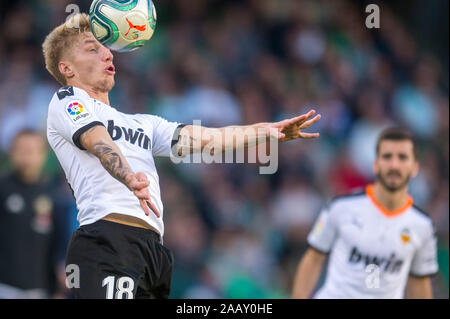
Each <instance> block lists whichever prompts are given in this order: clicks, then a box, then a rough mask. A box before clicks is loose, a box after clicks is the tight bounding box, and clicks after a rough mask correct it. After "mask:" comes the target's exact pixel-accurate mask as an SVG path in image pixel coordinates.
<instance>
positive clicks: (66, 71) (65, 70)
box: [58, 61, 74, 78]
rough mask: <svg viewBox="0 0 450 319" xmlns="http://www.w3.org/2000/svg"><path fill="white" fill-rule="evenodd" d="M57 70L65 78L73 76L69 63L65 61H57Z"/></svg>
mask: <svg viewBox="0 0 450 319" xmlns="http://www.w3.org/2000/svg"><path fill="white" fill-rule="evenodd" d="M58 70H59V72H60V73H61V74H62V75H64V76H65V77H66V78H71V77H73V76H74V72H73V69H72V67H71V65H70V64H69V63H67V62H65V61H59V62H58Z"/></svg>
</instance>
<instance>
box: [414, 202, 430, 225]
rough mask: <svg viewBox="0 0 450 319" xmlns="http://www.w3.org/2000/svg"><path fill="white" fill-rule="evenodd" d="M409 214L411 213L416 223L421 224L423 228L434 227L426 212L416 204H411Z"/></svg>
mask: <svg viewBox="0 0 450 319" xmlns="http://www.w3.org/2000/svg"><path fill="white" fill-rule="evenodd" d="M411 212H412V213H413V216H414V217H415V218H416V219H417V221H418V222H420V223H422V224H423V225H425V226H430V227H434V226H433V220H432V219H431V216H430V215H429V214H428V212H427V211H425V210H424V209H422V208H421V207H419V206H418V205H417V204H413V205H412V206H411Z"/></svg>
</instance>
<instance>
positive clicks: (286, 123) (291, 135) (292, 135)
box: [269, 110, 321, 142]
mask: <svg viewBox="0 0 450 319" xmlns="http://www.w3.org/2000/svg"><path fill="white" fill-rule="evenodd" d="M314 114H316V111H315V110H311V111H309V112H308V113H305V114H302V115H300V116H297V117H293V118H290V119H287V120H283V121H280V122H276V123H271V124H270V126H269V127H270V128H276V129H277V131H276V132H277V134H278V136H276V138H278V140H279V141H280V142H286V141H290V140H294V139H297V138H308V139H309V138H317V137H319V135H320V134H319V133H305V132H302V130H304V129H307V128H308V127H310V126H311V125H313V124H314V123H316V122H317V121H318V120H320V117H321V115H320V114H318V115H316V116H314ZM313 116H314V117H313Z"/></svg>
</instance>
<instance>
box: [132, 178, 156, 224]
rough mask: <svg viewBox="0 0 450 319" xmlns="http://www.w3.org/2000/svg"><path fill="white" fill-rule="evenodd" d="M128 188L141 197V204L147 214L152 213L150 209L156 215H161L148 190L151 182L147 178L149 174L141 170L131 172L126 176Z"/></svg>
mask: <svg viewBox="0 0 450 319" xmlns="http://www.w3.org/2000/svg"><path fill="white" fill-rule="evenodd" d="M126 180H127V185H128V188H129V189H130V190H131V191H132V192H133V194H134V195H135V196H136V197H137V198H138V199H139V204H140V205H141V207H142V209H143V210H144V213H145V215H147V216H148V215H150V209H151V210H152V211H153V213H154V214H155V215H156V217H158V218H159V217H160V216H161V214H160V213H159V212H158V209H157V208H156V207H155V205H153V203H152V201H151V198H150V191H149V190H148V186H149V185H150V182H149V181H148V179H147V175H145V173H143V172H139V173H136V174H130V175H129V176H127V178H126Z"/></svg>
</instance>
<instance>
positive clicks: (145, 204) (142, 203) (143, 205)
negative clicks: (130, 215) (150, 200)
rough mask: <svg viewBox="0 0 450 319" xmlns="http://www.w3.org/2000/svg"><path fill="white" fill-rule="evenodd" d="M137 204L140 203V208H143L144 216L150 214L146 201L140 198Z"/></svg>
mask: <svg viewBox="0 0 450 319" xmlns="http://www.w3.org/2000/svg"><path fill="white" fill-rule="evenodd" d="M139 205H141V208H142V209H143V210H144V213H145V216H148V215H150V211H149V209H148V207H147V203H146V201H145V200H143V199H140V200H139Z"/></svg>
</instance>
